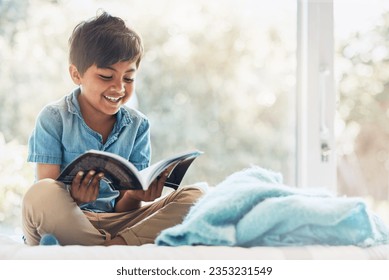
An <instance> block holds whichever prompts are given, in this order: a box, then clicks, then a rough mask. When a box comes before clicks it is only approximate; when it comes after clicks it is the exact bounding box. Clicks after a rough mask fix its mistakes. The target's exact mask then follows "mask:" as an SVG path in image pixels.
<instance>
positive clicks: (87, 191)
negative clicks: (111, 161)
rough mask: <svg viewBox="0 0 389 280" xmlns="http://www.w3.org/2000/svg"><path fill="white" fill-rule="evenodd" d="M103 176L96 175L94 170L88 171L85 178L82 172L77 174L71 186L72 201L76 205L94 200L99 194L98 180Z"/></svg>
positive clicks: (101, 174)
mask: <svg viewBox="0 0 389 280" xmlns="http://www.w3.org/2000/svg"><path fill="white" fill-rule="evenodd" d="M103 176H104V174H103V173H98V174H96V172H95V171H94V170H91V171H89V172H88V173H87V174H86V175H85V176H84V172H83V171H80V172H78V173H77V175H76V176H75V178H74V180H73V182H72V186H71V195H72V197H73V199H74V200H75V201H76V202H77V203H86V202H91V201H94V200H96V199H97V197H98V194H99V187H100V180H101V179H102V178H103Z"/></svg>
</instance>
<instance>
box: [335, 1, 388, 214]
mask: <svg viewBox="0 0 389 280" xmlns="http://www.w3.org/2000/svg"><path fill="white" fill-rule="evenodd" d="M350 9H352V11H353V12H352V13H350ZM334 12H335V35H336V51H337V53H336V61H335V63H336V64H335V68H336V72H337V84H338V101H339V102H338V106H337V109H338V110H337V123H336V127H337V135H338V138H337V139H338V140H337V146H338V151H339V160H338V188H339V191H340V192H341V193H344V194H347V195H350V196H363V197H366V198H367V199H368V201H371V202H372V203H373V205H374V208H375V209H376V211H379V212H380V214H381V215H382V216H383V217H384V218H385V219H386V221H389V219H388V216H389V205H388V202H387V201H388V198H389V173H388V170H389V125H388V118H389V88H388V85H389V74H388V73H389V72H388V67H389V62H388V61H389V42H388V33H389V3H388V1H385V0H382V1H381V0H376V1H335V3H334Z"/></svg>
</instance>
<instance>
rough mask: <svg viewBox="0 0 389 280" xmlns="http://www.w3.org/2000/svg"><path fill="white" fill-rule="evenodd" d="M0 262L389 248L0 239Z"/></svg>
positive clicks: (341, 255) (387, 248)
mask: <svg viewBox="0 0 389 280" xmlns="http://www.w3.org/2000/svg"><path fill="white" fill-rule="evenodd" d="M0 259H2V260H83V259H87V260H92V259H105V260H107V259H108V260H109V259H113V260H114V259H120V260H169V259H172V260H173V259H174V260H234V259H235V260H236V259H239V260H246V259H247V260H248V259H251V260H389V245H380V246H373V247H368V248H361V247H357V246H322V245H312V246H300V247H250V248H242V247H227V246H179V247H166V246H156V245H154V244H148V245H142V246H110V247H104V246H79V245H71V246H28V245H25V244H23V243H21V242H17V241H15V240H13V239H11V238H9V237H7V236H0Z"/></svg>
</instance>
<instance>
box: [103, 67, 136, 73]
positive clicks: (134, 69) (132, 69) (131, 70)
mask: <svg viewBox="0 0 389 280" xmlns="http://www.w3.org/2000/svg"><path fill="white" fill-rule="evenodd" d="M102 68H106V69H110V70H112V71H115V72H117V70H116V69H115V68H113V67H111V66H107V67H102ZM135 71H136V68H130V69H128V70H126V71H125V72H124V73H129V72H135Z"/></svg>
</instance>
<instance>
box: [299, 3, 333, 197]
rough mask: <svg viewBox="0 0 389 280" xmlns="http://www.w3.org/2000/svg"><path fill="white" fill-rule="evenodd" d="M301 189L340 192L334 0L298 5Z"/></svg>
mask: <svg viewBox="0 0 389 280" xmlns="http://www.w3.org/2000/svg"><path fill="white" fill-rule="evenodd" d="M297 21H298V22H297V69H296V70H297V71H296V73H297V77H296V78H297V88H296V137H297V139H296V140H297V141H296V146H297V147H296V154H297V156H296V185H297V186H299V187H310V186H312V187H313V186H314V187H318V186H320V187H326V188H328V189H331V190H334V191H336V184H337V178H336V160H337V158H336V153H335V148H336V147H335V133H334V122H335V110H336V108H335V107H336V106H335V103H336V98H335V81H334V30H333V29H334V16H333V0H320V1H318V0H298V3H297Z"/></svg>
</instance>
